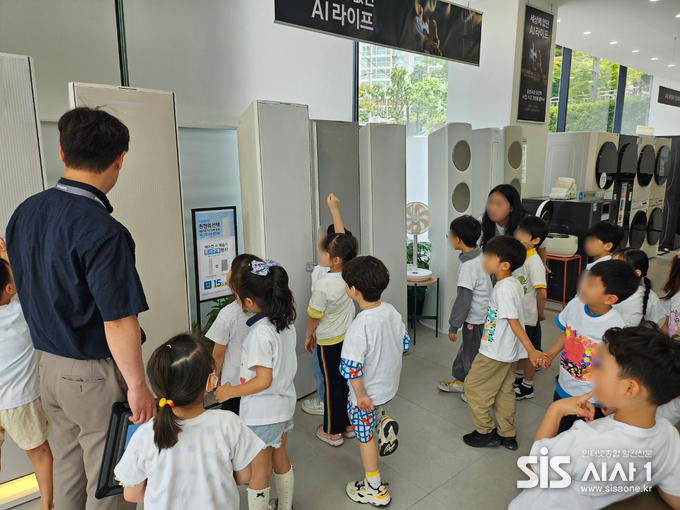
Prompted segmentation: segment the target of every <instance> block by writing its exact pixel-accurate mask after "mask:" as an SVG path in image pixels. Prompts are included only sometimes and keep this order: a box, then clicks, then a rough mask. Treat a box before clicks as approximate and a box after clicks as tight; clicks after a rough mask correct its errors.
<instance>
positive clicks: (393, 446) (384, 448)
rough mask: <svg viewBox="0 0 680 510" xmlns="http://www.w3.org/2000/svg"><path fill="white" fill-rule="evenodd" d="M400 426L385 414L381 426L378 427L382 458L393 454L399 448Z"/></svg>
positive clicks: (379, 449)
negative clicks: (398, 435)
mask: <svg viewBox="0 0 680 510" xmlns="http://www.w3.org/2000/svg"><path fill="white" fill-rule="evenodd" d="M397 434H399V424H398V423H397V422H396V421H395V420H393V419H392V418H390V417H389V416H387V415H386V414H383V417H382V419H381V420H380V424H379V425H378V452H379V453H380V456H381V457H386V456H387V455H391V454H393V453H394V452H395V451H397V448H398V447H399V440H398V439H397Z"/></svg>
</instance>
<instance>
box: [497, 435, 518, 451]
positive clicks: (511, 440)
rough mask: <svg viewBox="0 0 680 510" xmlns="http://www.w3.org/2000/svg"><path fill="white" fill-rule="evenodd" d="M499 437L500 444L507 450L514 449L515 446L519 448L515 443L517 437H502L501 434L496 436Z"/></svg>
mask: <svg viewBox="0 0 680 510" xmlns="http://www.w3.org/2000/svg"><path fill="white" fill-rule="evenodd" d="M498 437H500V438H501V446H502V447H503V448H505V449H507V450H513V451H515V450H516V449H517V448H519V445H518V444H517V437H515V436H513V437H503V436H498Z"/></svg>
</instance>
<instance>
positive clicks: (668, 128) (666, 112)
mask: <svg viewBox="0 0 680 510" xmlns="http://www.w3.org/2000/svg"><path fill="white" fill-rule="evenodd" d="M659 86H662V87H668V88H671V89H675V90H678V89H680V82H679V81H678V80H675V81H672V82H671V81H670V80H666V79H664V78H660V77H659V76H654V79H653V80H652V92H651V94H652V97H651V101H650V104H649V120H648V121H647V125H648V126H653V127H654V133H655V134H656V135H678V134H680V108H677V107H675V106H669V105H666V104H661V103H659V102H658V99H659Z"/></svg>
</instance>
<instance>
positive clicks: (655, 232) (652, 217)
mask: <svg viewBox="0 0 680 510" xmlns="http://www.w3.org/2000/svg"><path fill="white" fill-rule="evenodd" d="M662 232H663V210H662V209H661V207H655V208H654V209H652V211H651V212H650V213H649V218H647V243H648V244H651V245H652V246H654V245H655V244H657V243H658V242H659V240H660V239H661V233H662Z"/></svg>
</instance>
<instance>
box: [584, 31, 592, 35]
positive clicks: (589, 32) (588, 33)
mask: <svg viewBox="0 0 680 510" xmlns="http://www.w3.org/2000/svg"><path fill="white" fill-rule="evenodd" d="M590 34H592V32H591V31H588V32H583V35H590Z"/></svg>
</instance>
